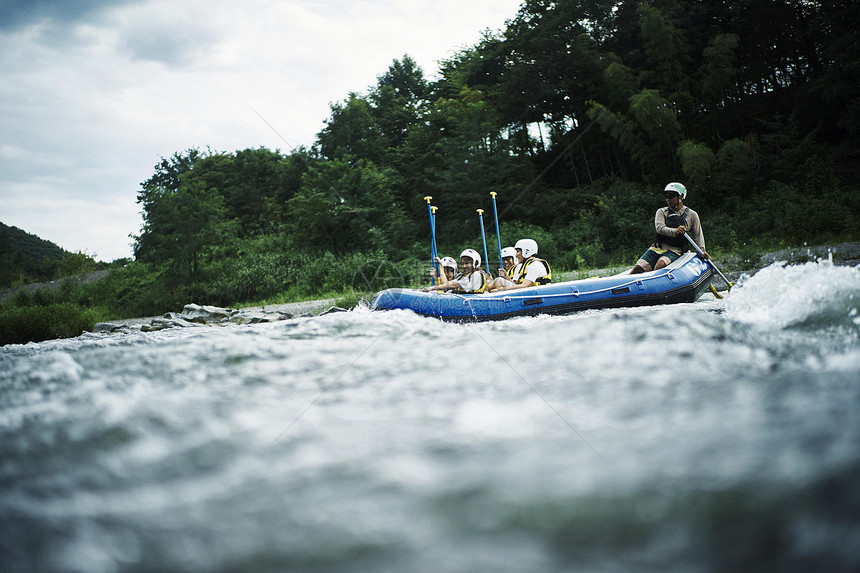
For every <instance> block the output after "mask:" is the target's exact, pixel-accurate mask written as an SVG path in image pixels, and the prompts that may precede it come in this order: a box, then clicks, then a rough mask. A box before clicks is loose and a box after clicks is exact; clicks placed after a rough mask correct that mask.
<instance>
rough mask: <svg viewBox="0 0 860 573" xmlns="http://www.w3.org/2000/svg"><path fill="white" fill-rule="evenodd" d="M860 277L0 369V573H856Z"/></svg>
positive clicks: (817, 273)
mask: <svg viewBox="0 0 860 573" xmlns="http://www.w3.org/2000/svg"><path fill="white" fill-rule="evenodd" d="M858 406H860V268H852V267H839V266H833V265H832V264H829V263H828V262H818V263H806V264H803V265H791V266H784V265H780V264H776V265H772V266H770V267H768V268H766V269H763V270H761V271H759V272H758V273H757V274H755V275H754V276H752V277H750V278H746V279H744V280H742V281H741V284H740V285H738V286H736V287H735V288H733V289H732V292H731V293H730V294H729V295H728V296H727V297H726V298H725V299H724V300H716V299H714V298H713V297H712V296H711V295H706V296H704V297H703V298H702V299H701V300H700V301H699V302H697V303H695V304H686V305H674V306H666V307H650V308H638V309H623V310H602V311H588V312H583V313H580V314H575V315H570V316H564V317H548V316H538V317H530V318H518V319H512V320H508V321H503V322H493V323H481V324H459V325H458V324H448V323H443V322H440V321H438V320H436V319H431V318H423V317H419V316H416V315H414V314H412V313H410V312H408V311H390V312H379V313H377V312H370V311H368V310H367V309H357V310H354V311H350V312H344V313H337V314H330V315H326V316H321V317H315V318H301V319H293V320H289V321H284V322H279V323H273V324H262V325H254V326H229V327H222V328H217V327H212V328H195V329H182V330H180V329H172V330H167V331H161V332H158V333H146V334H145V333H133V334H119V335H95V334H87V335H84V336H82V337H79V338H76V339H70V340H58V341H49V342H43V343H39V344H28V345H22V346H14V345H13V346H6V347H2V348H0V571H3V572H7V571H8V572H25V573H26V572H31V571H32V572H37V571H38V572H54V571H57V572H65V571H68V572H99V573H100V572H104V573H111V572H120V571H178V572H184V571H188V572H192V571H193V572H240V571H264V572H266V571H272V572H275V571H277V572H282V571H332V572H347V571H349V572H353V571H357V572H365V571H366V572H392V573H393V572H425V571H426V572H428V573H430V572H434V573H435V572H461V571H462V572H482V571H488V572H525V571H529V572H531V571H535V572H541V571H549V572H552V571H618V572H626V571H694V572H695V571H703V572H705V571H856V570H858V568H860V415H858Z"/></svg>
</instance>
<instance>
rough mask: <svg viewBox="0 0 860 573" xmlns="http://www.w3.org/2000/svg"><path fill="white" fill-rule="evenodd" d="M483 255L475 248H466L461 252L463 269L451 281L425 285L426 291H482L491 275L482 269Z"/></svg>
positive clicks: (461, 266) (467, 292)
mask: <svg viewBox="0 0 860 573" xmlns="http://www.w3.org/2000/svg"><path fill="white" fill-rule="evenodd" d="M480 266H481V255H479V254H478V251H476V250H475V249H466V250H465V251H463V252H462V253H460V268H461V269H462V271H460V273H458V274H457V275H455V276H454V277H453V278H452V279H451V280H450V281H448V282H446V283H443V284H438V285H434V286H429V287H424V288H423V289H421V290H423V291H424V292H428V291H431V290H443V291H451V292H453V293H457V294H470V293H482V292H484V291H485V290H486V288H487V284H488V283H489V279H490V275H488V274H487V273H485V272H484V271H482V270H481V269H480Z"/></svg>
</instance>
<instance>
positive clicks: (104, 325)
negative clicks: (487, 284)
mask: <svg viewBox="0 0 860 573" xmlns="http://www.w3.org/2000/svg"><path fill="white" fill-rule="evenodd" d="M819 259H824V260H832V261H833V263H834V264H836V265H843V266H856V265H858V264H860V242H850V243H839V244H836V245H821V246H812V247H807V246H804V247H794V248H787V249H782V250H777V251H769V252H766V253H762V254H759V253H755V254H749V255H745V254H739V253H733V254H731V255H729V256H726V257H722V258H720V257H717V258H716V259H715V263H716V265H717V267H718V268H719V269H720V270H721V271H722V272H723V274H724V275H725V276H726V278H727V279H728V280H729V281H731V282H732V283H736V282H737V281H738V280H739V279H740V278H741V277H742V276H743V275H753V274H755V273H756V272H757V271H758V270H760V269H762V268H765V267H767V266H769V265H771V264H773V263H774V262H776V261H784V262H786V263H789V264H800V263H804V262H808V261H814V260H819ZM629 268H630V267H629V266H627V267H612V268H603V269H588V270H578V271H569V272H559V273H556V276H555V279H556V281H557V282H562V281H568V280H575V279H582V278H588V277H594V276H610V275H614V274H619V273H623V272H625V271H626V270H629ZM72 278H76V277H72ZM713 284H714V287H715V288H716V289H717V290H718V291H724V290H725V289H726V285H725V284H724V283H723V281H722V279H720V278H715V279H714V282H713ZM32 286H33V285H28V286H27V287H22V288H26V289H28V290H30V291H32V288H31V287H32ZM397 286H400V285H397ZM371 294H372V293H367V295H366V298H369V296H370V295H371ZM360 296H361V295H360V293H351V294H350V295H348V296H347V295H346V293H345V294H344V297H340V298H324V299H319V300H310V301H301V302H285V303H278V304H265V305H263V304H258V305H253V304H252V305H248V306H242V307H237V308H221V307H214V306H206V305H199V304H194V303H193V302H191V303H188V304H186V305H184V307H183V308H181V309H180V308H177V309H175V310H173V311H170V312H167V313H165V314H163V315H158V316H144V317H129V318H125V319H117V320H111V321H109V322H96V321H94V320H93V318H92V316H91V315H93V314H95V311H94V310H93V309H90V308H88V307H74V305H69V304H65V305H63V304H60V305H51V306H48V307H36V308H25V309H17V310H16V309H9V311H8V312H4V313H2V314H0V319H2V320H0V331H5V332H3V333H2V334H4V336H0V342H2V344H9V343H21V342H26V341H28V340H33V341H38V340H46V339H50V338H56V337H68V336H76V335H78V334H81V333H82V332H84V331H86V330H89V331H91V332H96V333H131V332H141V331H142V332H153V331H158V330H163V329H166V328H177V327H178V328H185V327H199V326H223V325H227V324H254V323H260V322H275V321H280V320H287V319H290V318H298V317H304V316H315V315H319V314H323V313H326V312H332V311H339V310H344V308H338V307H345V308H349V307H352V306H354V305H355V304H356V302H357V301H358V300H360ZM707 296H710V295H707ZM70 307H71V308H70ZM88 317H89V318H88ZM87 320H90V322H89V324H90V325H93V326H92V327H87V326H82V325H85V324H86V323H87ZM95 320H98V319H95ZM3 325H5V326H3ZM75 325H77V326H75ZM70 328H71V330H70Z"/></svg>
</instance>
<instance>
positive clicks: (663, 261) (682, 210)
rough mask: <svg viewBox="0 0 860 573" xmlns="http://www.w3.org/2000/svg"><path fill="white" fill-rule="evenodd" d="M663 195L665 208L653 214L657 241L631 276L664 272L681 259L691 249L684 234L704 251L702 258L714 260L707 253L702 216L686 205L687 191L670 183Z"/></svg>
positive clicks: (655, 240)
mask: <svg viewBox="0 0 860 573" xmlns="http://www.w3.org/2000/svg"><path fill="white" fill-rule="evenodd" d="M663 195H664V196H665V197H666V206H665V207H661V208H660V209H657V213H656V214H655V215H654V227H655V229H656V231H657V234H656V235H655V237H654V242H653V243H651V246H650V247H648V250H646V251H645V252H644V253H642V256H641V257H640V258H639V260H638V261H636V265H634V267H633V269H632V270H631V271H630V274H631V275H635V274H639V273H644V272H647V271H650V270H655V271H656V270H658V269H662V268H663V267H665V266H666V265H668V264H670V263H672V262H673V261H676V260H677V259H678V258H680V256H681V255H683V254H684V252H685V251H686V250H687V247H688V246H689V244H688V241H687V238H686V237H684V236H683V235H684V234H685V233H687V234H688V235H689V237H690V238H691V239H692V240H693V242H695V243H696V245H697V246H698V247H699V248H700V249H701V250H702V255H701V257H702V258H703V259H709V258H711V257H710V255H708V252H707V251H705V236H704V234H703V233H702V223H701V222H700V221H699V214H698V213H696V212H695V211H693V210H692V209H690V208H689V207H685V206H684V200H685V199H686V198H687V188H686V187H684V186H683V185H681V184H680V183H669V184H668V185H666V188H665V189H663Z"/></svg>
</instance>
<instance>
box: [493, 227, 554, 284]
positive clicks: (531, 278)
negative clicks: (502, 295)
mask: <svg viewBox="0 0 860 573" xmlns="http://www.w3.org/2000/svg"><path fill="white" fill-rule="evenodd" d="M514 251H515V252H516V256H517V261H519V264H518V265H517V266H516V267H515V268H514V269H513V270H512V271H511V274H510V276H511V278H510V279H507V278H505V277H499V278H497V279H496V280H495V281H493V284H492V289H491V290H492V291H494V292H495V291H500V290H515V289H521V288H528V287H531V286H535V285H545V284H549V283H551V282H552V269H551V268H550V266H549V263H548V262H546V261H545V260H543V259H540V258H538V257H537V256H536V255H537V252H538V244H537V242H536V241H535V240H534V239H520V240H519V241H517V244H516V245H514ZM503 256H504V255H503Z"/></svg>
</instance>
